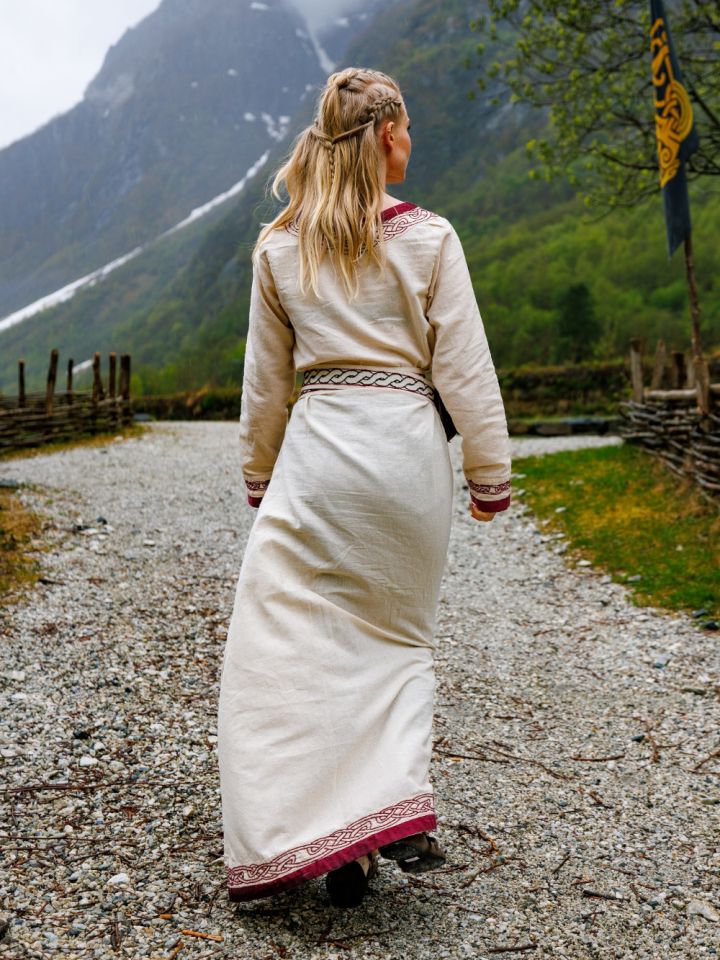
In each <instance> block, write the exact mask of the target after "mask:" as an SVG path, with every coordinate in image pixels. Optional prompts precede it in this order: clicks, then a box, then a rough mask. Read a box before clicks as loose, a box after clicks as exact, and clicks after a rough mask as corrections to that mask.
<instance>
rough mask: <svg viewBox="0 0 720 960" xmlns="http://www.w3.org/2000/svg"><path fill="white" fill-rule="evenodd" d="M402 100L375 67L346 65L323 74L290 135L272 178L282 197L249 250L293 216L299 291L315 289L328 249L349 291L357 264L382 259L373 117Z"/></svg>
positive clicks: (390, 114) (392, 110)
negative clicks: (309, 118)
mask: <svg viewBox="0 0 720 960" xmlns="http://www.w3.org/2000/svg"><path fill="white" fill-rule="evenodd" d="M403 108H404V103H403V99H402V95H401V93H400V88H399V86H398V84H397V83H396V82H395V81H394V80H393V79H392V77H389V76H388V75H387V74H385V73H381V72H380V71H379V70H369V69H364V68H361V67H348V68H346V69H345V70H340V71H339V72H337V73H333V74H331V76H330V77H328V80H327V83H326V85H325V89H324V90H323V91H322V93H321V94H320V97H319V100H318V104H317V108H316V112H315V120H314V123H313V124H311V125H310V126H309V127H306V128H305V130H303V131H302V132H301V133H300V134H299V135H298V136H297V137H296V139H295V141H294V143H293V146H292V148H291V151H290V154H289V157H288V159H287V160H286V161H285V163H283V165H282V166H281V167H280V168H279V169H278V171H277V173H276V174H275V178H274V180H273V183H272V194H273V196H274V197H275V198H276V199H278V200H281V199H282V197H281V194H280V185H281V184H282V183H284V184H285V186H286V189H287V193H288V197H289V202H288V205H287V206H286V207H285V209H284V210H282V211H281V213H280V214H278V216H277V217H276V218H275V219H274V220H273V221H271V222H270V223H268V224H266V225H265V226H264V227H263V229H262V230H261V231H260V234H259V236H258V239H257V242H256V244H255V247H254V249H253V257H255V255H256V254H257V252H258V251H259V248H260V245H261V244H262V242H263V240H265V238H266V237H267V236H268V235H269V234H270V233H271V232H272V231H273V230H278V229H280V228H282V227H285V226H286V225H289V224H293V228H294V230H295V231H296V232H297V235H298V251H299V257H300V276H299V282H300V291H301V293H302V294H303V295H305V294H306V293H307V291H308V288H309V289H310V290H312V291H313V293H314V294H315V295H316V296H318V295H319V291H318V268H319V265H320V261H321V259H322V258H323V256H326V255H327V256H329V257H330V259H331V262H332V263H333V265H334V266H335V270H336V273H337V274H338V275H339V276H340V277H341V278H342V282H343V285H344V287H345V290H346V291H347V293H348V296H349V298H350V299H354V298H355V297H356V296H357V294H358V289H359V284H358V278H357V264H358V263H359V262H360V261H362V260H368V261H372V262H375V263H376V264H377V265H378V266H380V267H381V268H382V267H383V266H384V264H385V249H384V244H383V242H382V218H381V210H382V196H383V192H384V187H385V185H384V183H383V182H382V178H381V153H380V144H379V141H378V137H377V135H376V133H377V131H378V130H379V128H380V124H381V123H382V122H383V121H384V120H386V119H388V120H394V121H398V120H399V119H400V117H401V114H402V111H403Z"/></svg>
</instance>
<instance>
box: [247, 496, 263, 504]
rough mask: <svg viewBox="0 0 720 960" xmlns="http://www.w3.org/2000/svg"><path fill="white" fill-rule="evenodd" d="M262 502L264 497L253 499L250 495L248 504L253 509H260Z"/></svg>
mask: <svg viewBox="0 0 720 960" xmlns="http://www.w3.org/2000/svg"><path fill="white" fill-rule="evenodd" d="M262 502H263V498H262V497H251V496H250V494H248V503H249V504H250V506H251V507H259V506H260V504H261V503H262Z"/></svg>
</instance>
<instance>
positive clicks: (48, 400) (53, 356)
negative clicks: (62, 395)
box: [45, 347, 58, 417]
mask: <svg viewBox="0 0 720 960" xmlns="http://www.w3.org/2000/svg"><path fill="white" fill-rule="evenodd" d="M57 366H58V349H57V347H53V349H52V350H51V352H50V366H49V367H48V375H47V385H46V387H45V413H46V414H47V416H48V417H49V416H50V415H51V414H52V411H53V398H54V394H55V379H56V377H57Z"/></svg>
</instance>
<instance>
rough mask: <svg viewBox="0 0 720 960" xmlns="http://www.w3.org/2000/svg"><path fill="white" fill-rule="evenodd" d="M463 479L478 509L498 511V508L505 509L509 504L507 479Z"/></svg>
mask: <svg viewBox="0 0 720 960" xmlns="http://www.w3.org/2000/svg"><path fill="white" fill-rule="evenodd" d="M465 479H466V480H467V485H468V489H469V491H470V499H471V500H472V502H473V503H474V504H475V506H476V507H477V508H478V510H484V511H485V512H486V513H498V512H499V511H500V510H507V508H508V507H509V506H510V481H509V480H503V481H501V482H500V483H477V482H476V481H475V480H471V479H470V478H469V477H466V478H465Z"/></svg>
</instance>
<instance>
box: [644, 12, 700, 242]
mask: <svg viewBox="0 0 720 960" xmlns="http://www.w3.org/2000/svg"><path fill="white" fill-rule="evenodd" d="M650 20H651V24H650V51H651V53H652V78H653V87H654V89H655V135H656V137H657V150H658V160H659V163H660V187H661V188H662V192H663V203H664V206H665V226H666V229H667V243H668V256H670V257H671V256H672V255H673V253H674V252H675V249H676V248H677V247H678V246H679V245H680V244H681V243H682V242H683V241H684V240H685V237H687V236H688V235H689V233H690V201H689V198H688V189H687V179H686V177H685V160H687V158H688V157H689V156H690V155H691V154H692V153H694V152H695V150H697V148H698V146H699V140H698V135H697V131H696V129H695V122H694V119H693V110H692V104H691V103H690V97H689V95H688V92H687V90H686V89H685V87H684V86H683V83H682V76H681V74H680V65H679V64H678V61H677V57H676V56H675V48H674V47H673V42H672V38H671V36H670V28H669V27H668V24H667V18H666V16H665V9H664V6H663V3H662V0H650Z"/></svg>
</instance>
